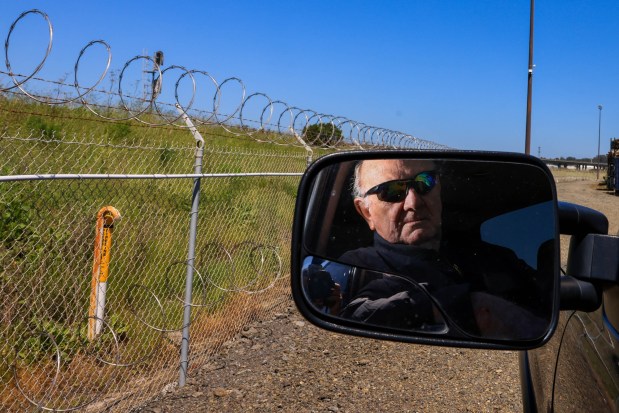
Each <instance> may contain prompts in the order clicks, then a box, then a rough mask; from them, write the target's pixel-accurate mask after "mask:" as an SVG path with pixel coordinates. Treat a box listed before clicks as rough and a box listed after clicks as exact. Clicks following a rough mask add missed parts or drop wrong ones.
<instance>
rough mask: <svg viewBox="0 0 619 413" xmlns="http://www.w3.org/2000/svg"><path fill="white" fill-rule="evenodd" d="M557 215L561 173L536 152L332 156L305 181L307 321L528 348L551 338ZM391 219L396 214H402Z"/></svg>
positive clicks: (301, 215) (298, 244)
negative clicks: (555, 172) (556, 177)
mask: <svg viewBox="0 0 619 413" xmlns="http://www.w3.org/2000/svg"><path fill="white" fill-rule="evenodd" d="M366 161H367V162H366ZM361 163H362V164H363V166H360V165H361ZM396 164H397V168H396V169H393V168H395V167H392V166H393V165H396ZM370 166H372V168H377V169H375V170H374V169H370ZM390 168H391V169H390ZM364 171H365V172H364ZM374 171H379V172H374ZM394 171H396V172H394ZM364 173H365V174H366V175H362V174H364ZM394 173H395V175H394ZM381 174H382V175H381ZM398 174H399V175H398ZM435 175H436V177H435ZM370 177H371V178H370ZM372 179H373V181H372ZM370 181H371V182H370ZM362 184H363V185H365V186H364V187H363V188H361V186H363V185H362ZM367 185H369V186H371V187H372V188H368V187H367ZM415 203H418V204H419V206H418V207H415V206H414V205H413V204H415ZM366 207H367V209H366ZM415 208H416V210H417V211H421V210H423V208H426V211H429V212H427V213H422V212H412V211H413V210H415ZM380 210H382V211H384V212H385V215H384V216H381V215H380ZM407 211H408V212H407ZM432 211H434V212H432ZM389 214H391V218H388V215H389ZM431 216H432V217H433V218H431ZM437 216H438V217H439V218H436V217H437ZM398 217H399V218H398ZM415 217H417V218H415ZM557 217H558V212H557V197H556V190H555V186H554V180H553V178H552V175H551V173H550V171H549V170H548V168H547V167H546V166H545V165H544V164H543V163H542V162H541V161H540V160H538V159H537V158H533V157H529V156H525V155H521V154H505V153H488V152H460V151H438V152H431V151H372V152H348V153H338V154H333V155H328V156H325V157H323V158H320V159H319V160H318V161H316V162H315V163H314V164H312V165H311V166H310V167H309V168H308V169H307V171H306V173H305V174H304V176H303V178H302V180H301V183H300V185H299V191H298V196H297V202H296V209H295V217H294V224H293V234H292V249H291V251H292V256H291V285H292V294H293V298H294V301H295V303H296V305H297V307H298V308H299V310H300V312H301V314H302V315H303V316H305V317H306V318H307V319H308V320H309V321H311V322H312V323H314V324H316V325H318V326H320V327H323V328H326V329H329V330H332V331H337V332H341V333H345V334H353V335H360V336H365V337H373V338H379V339H387V340H396V341H403V342H411V343H420V344H435V345H443V346H458V347H475V348H496V349H530V348H534V347H537V346H540V345H542V344H544V343H545V342H546V341H547V340H548V339H549V338H550V336H551V335H552V333H553V331H554V329H555V328H556V324H557V319H558V312H559V294H558V291H559V287H558V286H559V265H558V264H559V245H558V244H559V243H558V239H559V238H558V234H559V230H558V227H559V226H558V218H557ZM396 218H397V219H401V220H402V221H401V222H400V223H399V224H397V223H396V224H394V222H397V219H396ZM390 222H391V224H389V223H390ZM390 225H391V226H390ZM385 228H391V230H392V231H391V232H389V230H386V229H385ZM397 228H400V229H399V230H398V229H397ZM406 228H408V230H406ZM398 231H399V232H398ZM406 231H408V232H406ZM395 233H398V234H399V235H397V236H396V235H393V234H395ZM417 233H419V234H421V235H419V236H418V237H417V238H415V237H416V235H414V234H417ZM390 234H391V235H390ZM403 234H410V237H409V238H406V236H405V235H403ZM424 234H425V235H424ZM428 234H429V235H428ZM437 234H438V235H437ZM392 235H393V236H392ZM398 237H399V238H398ZM400 257H405V258H402V259H400ZM411 257H414V258H411ZM402 260H403V261H402ZM404 261H406V262H404Z"/></svg>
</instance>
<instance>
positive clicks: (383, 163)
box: [361, 159, 435, 185]
mask: <svg viewBox="0 0 619 413" xmlns="http://www.w3.org/2000/svg"><path fill="white" fill-rule="evenodd" d="M434 167H435V165H434V162H433V161H431V160H425V159H417V160H411V159H380V160H367V161H363V165H362V166H361V180H362V181H372V182H367V183H368V184H370V183H372V184H374V185H376V184H379V183H381V182H384V181H389V180H393V179H405V178H412V177H413V176H414V175H416V174H418V173H419V172H423V171H427V170H432V169H434ZM373 181H378V182H376V183H374V182H373Z"/></svg>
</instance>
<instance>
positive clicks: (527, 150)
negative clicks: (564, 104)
mask: <svg viewBox="0 0 619 413" xmlns="http://www.w3.org/2000/svg"><path fill="white" fill-rule="evenodd" d="M534 14H535V0H531V8H530V11H529V76H528V84H527V130H526V136H525V142H524V153H525V154H527V155H529V154H530V153H531V95H532V94H533V16H534Z"/></svg>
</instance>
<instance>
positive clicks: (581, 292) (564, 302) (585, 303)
mask: <svg viewBox="0 0 619 413" xmlns="http://www.w3.org/2000/svg"><path fill="white" fill-rule="evenodd" d="M560 289H561V290H560V307H559V309H560V310H561V311H563V310H576V311H585V312H591V311H595V310H597V309H598V308H599V307H600V305H601V304H602V291H601V288H600V287H599V286H596V285H594V284H593V283H590V282H588V281H581V280H578V279H576V278H574V277H572V276H570V275H564V276H562V277H561V284H560Z"/></svg>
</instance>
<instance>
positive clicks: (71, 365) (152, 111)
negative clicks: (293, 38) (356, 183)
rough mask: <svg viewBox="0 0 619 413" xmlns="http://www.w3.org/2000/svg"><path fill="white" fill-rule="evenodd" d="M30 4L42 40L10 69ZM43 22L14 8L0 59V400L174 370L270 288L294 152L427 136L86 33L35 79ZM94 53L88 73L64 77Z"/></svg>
mask: <svg viewBox="0 0 619 413" xmlns="http://www.w3.org/2000/svg"><path fill="white" fill-rule="evenodd" d="M32 19H39V20H41V21H42V22H43V23H44V24H45V26H46V27H47V28H48V30H47V32H48V35H49V40H48V42H47V44H48V46H47V48H46V49H45V50H46V51H45V53H44V56H43V57H42V60H41V62H40V64H39V65H38V66H37V67H35V68H33V69H32V71H31V72H29V73H25V74H24V73H22V74H20V73H16V72H15V71H14V67H15V63H16V62H14V61H12V59H11V57H12V56H13V52H12V50H15V48H16V46H15V41H16V36H19V33H22V34H23V33H27V34H28V35H30V34H31V33H34V32H31V31H30V30H28V29H27V27H28V25H29V24H33V23H32V22H33V20H32ZM22 29H23V30H22ZM52 32H53V28H52V23H51V19H50V18H49V17H48V16H47V14H45V13H44V12H42V11H40V10H29V11H26V12H24V13H22V14H21V15H20V16H17V17H16V19H15V20H14V22H13V24H12V25H11V26H10V27H9V28H8V30H7V35H6V40H5V43H4V49H5V50H4V52H5V53H4V54H5V66H6V67H5V70H2V69H0V297H1V298H0V411H10V412H13V411H14V412H21V411H40V410H48V411H73V410H80V411H109V410H115V411H126V410H129V409H131V408H132V407H135V406H139V405H141V404H142V403H144V402H145V401H146V400H148V399H150V398H152V397H154V396H155V395H157V394H160V393H161V392H162V391H164V390H165V389H168V388H170V386H174V385H176V384H177V383H178V384H180V385H182V384H183V382H184V380H185V377H186V376H187V375H191V374H192V373H193V372H194V371H195V370H196V369H198V368H200V367H201V366H204V365H206V364H207V363H208V361H209V359H211V358H212V357H213V355H214V354H216V353H217V351H218V350H219V348H220V347H221V346H222V344H223V343H225V342H226V341H227V340H230V338H231V337H233V336H234V335H235V334H237V333H238V332H239V331H240V330H241V329H242V328H243V326H245V325H247V323H248V322H249V321H252V320H255V319H259V318H260V317H265V316H272V315H273V313H275V312H278V311H281V309H282V306H284V305H288V303H289V301H290V294H289V288H288V284H289V282H288V276H289V274H288V267H289V256H290V250H289V245H290V229H291V226H292V215H293V210H294V201H295V196H296V191H297V184H298V180H299V176H300V175H301V173H302V172H303V171H304V170H305V168H306V165H307V162H308V161H309V160H312V159H315V158H317V157H318V156H320V155H321V154H323V153H326V152H327V151H334V150H340V149H347V148H348V149H350V148H355V149H363V148H367V147H382V148H402V147H405V148H423V149H429V148H435V149H443V148H445V146H443V145H440V144H438V143H435V142H430V141H426V140H423V139H419V138H416V137H413V136H411V135H408V134H406V133H401V132H397V131H393V130H390V129H385V128H379V127H375V126H370V125H366V124H364V123H362V122H358V121H354V120H351V119H349V118H345V117H342V116H335V115H327V114H322V113H320V112H317V111H313V110H310V109H300V108H298V107H296V106H293V105H288V104H286V103H284V102H283V101H281V100H273V99H271V98H270V97H268V96H267V95H265V94H263V93H246V89H245V85H244V84H243V82H242V81H241V80H240V79H238V78H236V77H231V78H228V79H225V80H223V81H219V82H218V81H217V80H215V79H214V78H213V77H212V76H211V75H209V74H208V72H206V71H204V70H196V69H187V68H184V67H182V66H180V65H171V66H168V67H165V68H164V67H162V64H163V62H162V60H163V59H162V58H161V59H160V58H158V56H157V54H155V57H154V58H151V57H149V56H136V57H134V58H132V59H130V60H128V61H127V62H125V64H124V66H123V67H122V69H117V70H110V62H111V56H112V52H111V48H110V46H109V45H108V44H107V43H106V42H105V41H103V40H97V41H91V42H89V43H87V44H86V46H85V47H84V48H83V49H82V50H81V52H80V53H79V56H78V57H77V60H76V61H75V62H74V73H73V81H71V80H67V77H66V76H65V77H64V78H62V79H61V80H58V81H51V80H49V78H44V77H43V76H42V75H41V69H42V68H43V66H44V64H45V62H46V61H47V59H48V58H49V56H50V53H51V46H52ZM95 53H103V56H105V57H106V59H104V60H105V61H106V62H107V64H106V65H104V67H101V73H102V74H101V76H100V77H99V78H98V80H97V81H95V82H94V83H89V84H85V83H84V82H80V79H83V75H84V71H85V70H86V69H83V67H84V66H86V65H85V62H84V61H85V60H87V59H88V56H92V55H93V54H95ZM158 53H159V52H158ZM160 57H162V56H160ZM17 63H19V62H17ZM147 63H148V65H146V64H147ZM140 65H142V69H141V70H138V71H137V73H138V78H137V79H133V80H134V82H133V83H132V82H131V80H132V79H131V78H130V75H129V73H130V72H132V71H134V70H132V69H135V68H136V67H139V66H140ZM17 66H19V65H17ZM146 66H149V67H148V68H147V69H145V67H146ZM145 70H146V71H145ZM144 73H148V74H150V77H149V76H147V77H146V81H144V78H145V77H144ZM86 74H88V73H86ZM164 75H165V76H164ZM140 79H141V80H140ZM164 79H165V80H166V81H165V82H164ZM107 82H109V87H107ZM131 84H134V85H135V88H134V89H135V90H137V91H138V92H137V93H133V94H131V93H129V92H127V90H128V89H129V88H128V87H127V86H128V85H131ZM205 96H206V98H205ZM200 98H202V100H200ZM170 102H173V103H170ZM230 102H233V103H230ZM187 116H189V117H191V119H192V120H193V121H194V123H195V124H196V126H197V127H198V128H199V130H200V132H199V133H201V134H202V136H203V137H204V144H202V143H201V140H200V139H201V138H200V136H199V133H198V132H197V130H196V129H195V128H192V127H191V126H190V124H191V120H189V119H188V118H187ZM190 132H192V133H193V138H192V137H191V136H192V133H190ZM199 138H200V139H199ZM197 143H199V144H197Z"/></svg>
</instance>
